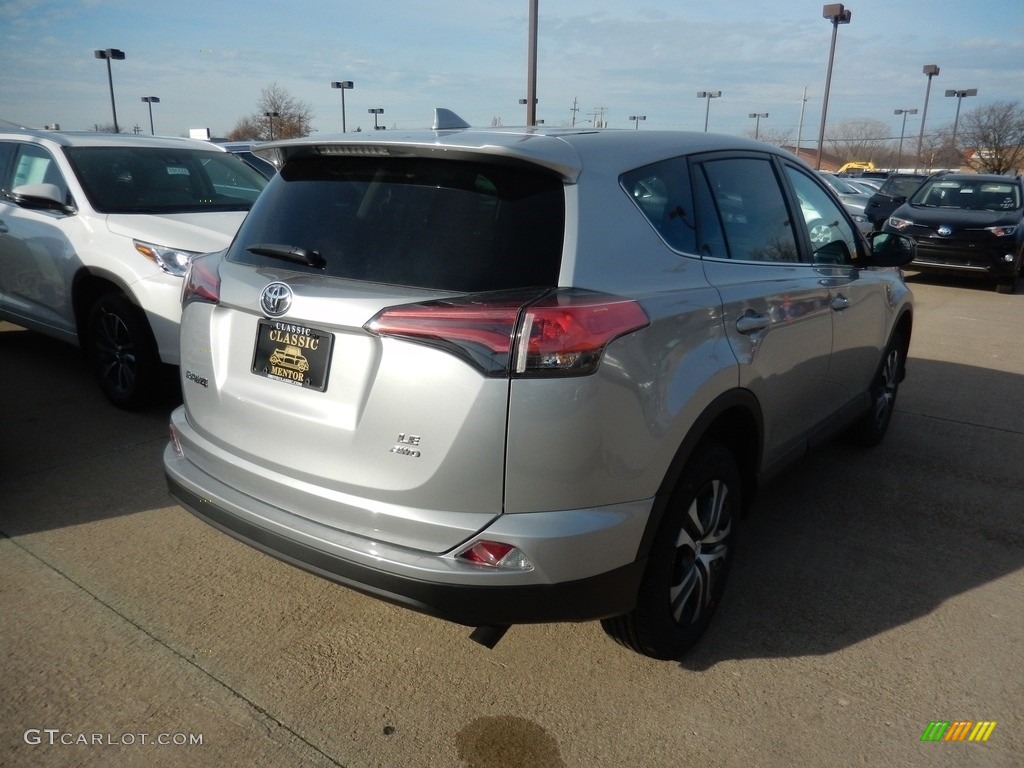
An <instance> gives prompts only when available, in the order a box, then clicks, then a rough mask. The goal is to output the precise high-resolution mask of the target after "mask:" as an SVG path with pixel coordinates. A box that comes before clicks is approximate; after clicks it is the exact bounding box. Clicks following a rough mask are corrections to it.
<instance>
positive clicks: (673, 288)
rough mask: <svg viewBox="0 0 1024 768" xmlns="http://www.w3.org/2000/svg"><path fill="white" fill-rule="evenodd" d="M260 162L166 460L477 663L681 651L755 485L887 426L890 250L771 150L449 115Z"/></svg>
mask: <svg viewBox="0 0 1024 768" xmlns="http://www.w3.org/2000/svg"><path fill="white" fill-rule="evenodd" d="M259 151H261V152H268V153H273V154H274V155H275V157H276V163H275V164H276V165H277V166H278V167H279V168H280V172H279V173H278V174H277V175H276V176H275V177H274V178H273V179H271V181H270V183H269V184H268V186H267V188H266V190H265V191H264V193H263V195H262V196H261V197H260V199H259V200H258V201H257V203H256V205H255V206H254V207H253V210H252V212H251V214H250V216H249V217H248V218H247V219H246V221H245V223H244V224H243V225H242V227H241V229H240V230H239V233H238V236H237V237H236V239H235V241H234V242H233V243H232V245H231V246H230V247H229V248H228V249H226V251H223V252H220V253H217V254H208V255H204V256H201V257H198V258H196V259H195V260H194V261H193V262H192V264H191V265H190V267H189V272H188V275H187V277H186V279H185V289H184V291H183V313H182V325H181V334H182V335H181V350H182V361H181V371H182V386H183V389H184V399H185V404H184V406H183V407H181V408H178V409H177V410H175V411H174V413H173V415H172V417H171V435H172V438H171V442H170V443H169V444H168V447H167V450H166V451H165V453H164V466H165V470H166V475H167V480H168V485H169V488H170V491H171V493H172V494H173V496H174V497H175V498H176V499H177V500H178V501H180V502H181V504H182V505H184V506H185V507H186V508H188V509H189V510H191V511H192V512H193V513H194V514H196V515H197V516H199V517H200V518H202V519H204V520H206V521H208V522H210V523H212V524H213V525H215V526H216V527H217V528H219V529H220V530H222V531H225V532H227V533H229V534H231V535H233V536H235V537H237V538H238V539H240V540H242V541H245V542H247V543H249V544H251V545H252V546H254V547H257V548H258V549H261V550H262V551H264V552H267V553H269V554H271V555H274V556H276V557H279V558H282V559H284V560H286V561H287V562H289V563H292V564H294V565H297V566H299V567H301V568H305V569H307V570H309V571H312V572H313V573H316V574H318V575H320V576H323V577H326V578H328V579H332V580H334V581H337V582H339V583H341V584H344V585H347V586H349V587H352V588H354V589H356V590H359V591H362V592H365V593H367V594H370V595H373V596H375V597H377V598H380V599H383V600H387V601H391V602H394V603H398V604H400V605H404V606H407V607H409V608H412V609H415V610H418V611H422V612H425V613H427V614H431V615H433V616H437V617H441V618H444V619H448V620H451V621H454V622H458V623H461V624H464V625H467V626H472V627H476V630H475V631H474V632H473V635H472V636H473V638H474V639H476V640H477V641H478V642H481V643H484V644H486V645H488V646H493V645H494V644H495V643H496V642H498V640H499V639H500V637H501V636H502V634H503V633H504V632H505V630H506V629H507V628H508V627H509V626H510V625H512V624H517V623H525V622H547V621H585V620H594V619H600V620H601V621H602V624H603V626H604V628H605V630H606V631H607V632H608V633H609V634H610V635H611V636H613V637H614V638H615V639H616V640H618V641H619V642H620V643H622V644H623V645H625V646H627V647H629V648H632V649H634V650H636V651H639V652H640V653H644V654H647V655H650V656H654V657H657V658H677V657H679V656H680V655H681V654H682V653H684V652H685V651H686V649H687V648H688V647H690V646H691V645H692V644H693V643H694V642H695V641H696V640H697V638H698V637H699V636H700V634H701V632H702V630H703V629H704V628H705V627H706V626H707V624H708V622H709V620H710V618H711V616H712V614H713V613H714V611H715V608H716V606H717V605H718V604H719V600H720V599H721V597H722V594H723V589H724V586H725V581H726V576H727V574H728V572H729V569H730V566H731V564H732V562H733V556H734V545H735V535H736V530H737V526H738V525H739V522H740V515H741V512H742V511H743V510H745V509H746V508H748V506H749V504H750V499H751V498H752V494H753V491H754V489H755V488H756V486H758V485H759V483H760V482H762V481H764V480H766V479H768V478H769V477H770V476H772V475H774V474H776V473H777V472H779V471H780V470H781V469H782V468H783V467H784V466H786V465H788V464H790V463H791V462H793V461H795V460H797V459H799V458H800V457H801V456H803V455H804V453H805V452H806V451H807V449H808V448H809V447H810V446H812V445H814V444H816V443H818V442H820V441H821V440H822V439H824V438H825V437H826V436H828V435H832V434H836V433H839V432H841V431H845V432H846V434H848V435H849V436H850V437H851V439H853V440H855V441H856V442H859V443H862V444H865V445H871V444H874V443H876V442H878V441H879V440H881V439H882V437H883V435H884V434H885V432H886V429H887V427H888V425H889V423H890V418H891V416H892V413H893V407H894V402H895V398H896V394H897V388H898V386H899V383H900V381H901V380H902V379H903V376H904V365H905V361H906V355H907V346H908V344H909V342H910V335H911V325H912V309H913V308H912V297H911V293H910V291H909V290H908V288H907V287H906V285H905V284H904V283H903V280H902V277H901V274H900V272H899V271H898V270H897V269H893V268H891V267H894V266H898V265H900V264H903V263H906V262H907V261H909V260H910V258H912V256H913V244H912V243H911V241H910V240H908V239H907V238H901V237H899V236H898V235H881V234H879V235H876V236H874V238H873V239H872V241H870V242H869V241H868V240H866V239H865V238H864V236H863V235H862V234H861V233H860V232H859V231H858V230H857V228H856V226H855V225H854V223H853V221H852V220H851V218H850V216H849V215H848V214H847V213H846V211H845V209H844V208H843V206H842V204H841V203H840V202H839V201H838V200H837V199H836V198H835V196H834V195H833V194H832V193H831V192H830V191H829V189H828V187H827V186H826V185H825V184H824V183H823V182H822V181H821V179H820V177H818V175H817V174H816V173H815V172H814V171H813V170H812V169H811V168H810V167H808V166H807V165H805V164H803V163H802V162H801V161H799V160H798V159H796V158H795V157H793V156H792V155H791V154H789V153H787V152H784V151H782V150H779V149H777V148H775V147H771V146H768V145H766V144H761V143H757V142H752V141H750V140H748V139H743V138H736V137H732V136H716V135H709V134H705V133H683V132H673V131H639V132H637V131H608V130H586V129H569V128H554V127H543V126H542V127H536V128H529V129H523V128H519V129H515V128H493V129H472V128H468V127H467V126H466V124H465V123H464V122H462V121H461V120H459V119H458V118H457V117H456V116H454V115H452V113H449V112H440V113H439V114H438V116H437V118H436V120H435V124H434V130H429V131H427V130H424V131H410V132H399V131H388V132H387V135H386V136H382V135H381V134H380V133H374V134H361V135H357V134H351V133H350V134H346V135H344V136H338V137H322V136H316V137H310V138H306V139H294V140H288V141H276V142H271V143H269V144H264V145H262V148H261V149H260V150H259ZM801 208H802V209H803V210H802V211H801ZM813 221H819V222H820V221H824V222H828V223H829V225H830V227H831V237H829V238H827V240H826V239H824V238H820V239H819V242H818V243H815V242H813V241H812V238H811V235H810V224H811V223H812V222H813ZM796 222H800V225H796V224H795V223H796ZM289 346H290V347H294V348H297V349H298V350H299V351H298V352H294V351H293V352H291V353H288V354H290V355H291V357H290V358H289V360H288V365H284V364H283V363H284V362H285V353H283V352H281V350H282V349H285V348H287V347H289ZM300 356H301V358H302V360H303V361H304V364H303V363H298V362H297V361H298V359H299V357H300ZM275 360H277V362H275ZM300 367H302V368H304V369H305V370H303V371H301V372H298V371H299V368H300Z"/></svg>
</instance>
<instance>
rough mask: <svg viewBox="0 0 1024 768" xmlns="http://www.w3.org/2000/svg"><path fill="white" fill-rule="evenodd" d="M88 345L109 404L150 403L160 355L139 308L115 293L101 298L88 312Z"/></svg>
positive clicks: (157, 380) (156, 385)
mask: <svg viewBox="0 0 1024 768" xmlns="http://www.w3.org/2000/svg"><path fill="white" fill-rule="evenodd" d="M87 344H88V348H87V354H88V357H89V364H90V366H91V367H92V371H93V375H94V376H95V377H96V381H97V382H98V383H99V385H100V389H101V390H103V394H104V395H106V396H107V399H108V400H110V402H112V403H113V404H114V405H116V406H118V407H119V408H129V409H130V408H140V407H142V406H145V405H148V404H150V403H151V402H153V400H154V399H155V397H156V395H157V393H158V390H159V383H160V379H161V363H160V355H159V353H158V352H157V348H156V340H155V339H154V338H153V332H152V331H151V330H150V328H149V323H148V321H147V320H146V316H145V314H143V312H142V310H141V309H139V308H138V307H137V306H135V305H134V304H132V302H131V301H129V300H128V299H127V298H125V297H124V296H122V295H121V294H118V293H108V294H106V295H104V296H101V297H100V298H99V299H97V301H96V303H95V304H93V306H92V310H91V311H90V313H89V329H88V341H87Z"/></svg>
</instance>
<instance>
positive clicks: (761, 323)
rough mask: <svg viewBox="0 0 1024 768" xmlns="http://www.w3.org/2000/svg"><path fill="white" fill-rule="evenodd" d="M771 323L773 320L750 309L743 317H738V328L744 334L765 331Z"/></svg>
mask: <svg viewBox="0 0 1024 768" xmlns="http://www.w3.org/2000/svg"><path fill="white" fill-rule="evenodd" d="M769 325H771V320H769V319H768V318H767V317H765V316H764V315H758V314H756V313H755V312H753V311H750V310H747V312H746V313H744V315H743V316H742V317H739V318H737V319H736V330H737V331H739V332H740V333H742V334H743V335H748V334H751V333H756V332H757V331H763V330H764V329H765V328H767V327H768V326H769Z"/></svg>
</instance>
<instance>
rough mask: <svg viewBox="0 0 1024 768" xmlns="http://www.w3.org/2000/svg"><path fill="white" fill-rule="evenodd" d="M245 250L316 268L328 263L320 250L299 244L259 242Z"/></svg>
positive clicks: (321, 267)
mask: <svg viewBox="0 0 1024 768" xmlns="http://www.w3.org/2000/svg"><path fill="white" fill-rule="evenodd" d="M245 250H247V251H248V252H249V253H255V254H257V255H258V256H270V257H271V258H272V259H282V260H283V261H293V262H295V263H296V264H305V265H306V266H307V267H314V268H316V269H323V268H324V266H326V264H327V262H326V261H324V259H323V257H322V256H321V255H320V252H319V251H310V250H308V249H306V248H302V247H300V246H298V245H276V244H274V243H257V244H256V245H250V246H249V247H248V248H246V249H245Z"/></svg>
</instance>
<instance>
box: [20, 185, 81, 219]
mask: <svg viewBox="0 0 1024 768" xmlns="http://www.w3.org/2000/svg"><path fill="white" fill-rule="evenodd" d="M11 199H12V200H13V201H14V202H15V203H17V204H18V205H20V206H23V207H25V208H41V209H43V210H49V211H64V212H65V213H70V212H71V208H69V206H68V205H67V204H66V203H65V202H64V196H63V195H61V193H60V188H59V187H58V186H57V185H56V184H45V183H44V184H22V185H21V186H20V187H15V188H14V189H12V190H11Z"/></svg>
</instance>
